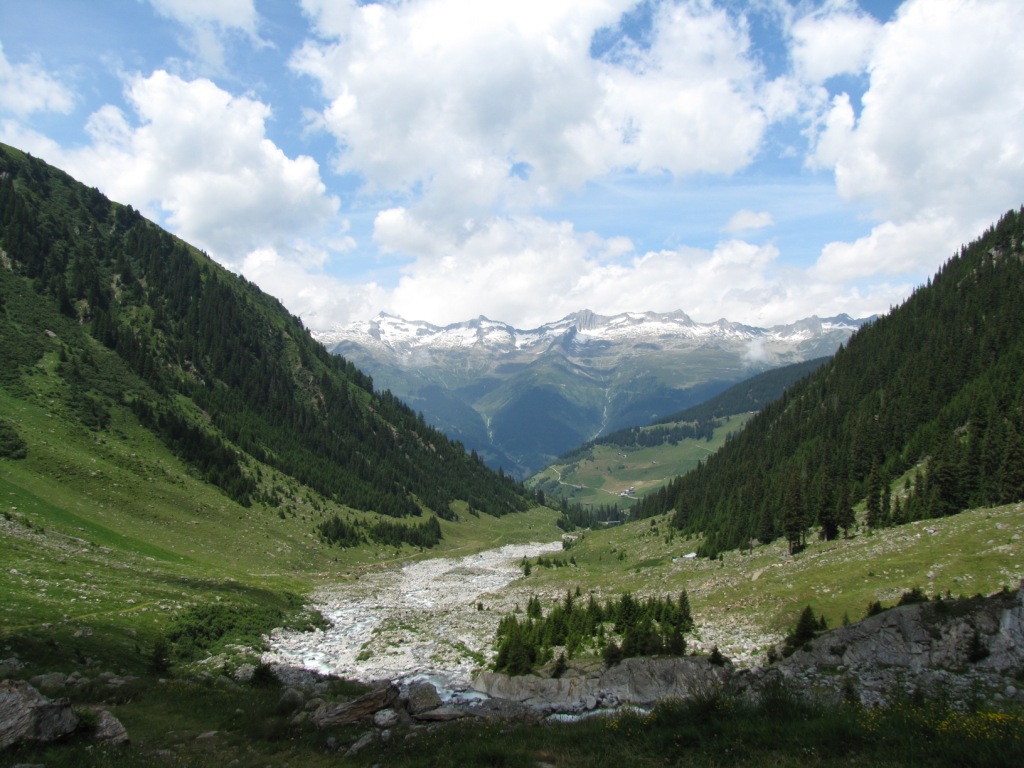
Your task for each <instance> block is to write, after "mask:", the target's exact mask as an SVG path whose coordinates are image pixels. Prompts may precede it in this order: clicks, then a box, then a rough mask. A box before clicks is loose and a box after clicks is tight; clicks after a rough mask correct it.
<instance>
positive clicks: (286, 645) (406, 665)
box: [263, 541, 562, 690]
mask: <svg viewBox="0 0 1024 768" xmlns="http://www.w3.org/2000/svg"><path fill="white" fill-rule="evenodd" d="M561 548H562V544H561V542H560V541H556V542H549V543H544V544H541V543H533V544H514V545H508V546H504V547H501V548H499V549H491V550H487V551H484V552H478V553H476V554H473V555H468V556H466V557H462V558H458V559H453V558H436V559H431V560H422V561H418V562H414V563H410V564H408V565H405V566H403V567H402V568H401V569H397V568H395V569H389V570H384V571H378V572H373V573H369V574H362V575H360V576H358V577H356V578H354V579H352V580H350V581H347V582H345V583H341V584H337V585H333V586H331V587H327V588H324V589H321V590H320V591H319V592H317V593H315V594H314V595H313V600H312V607H314V608H316V609H318V610H319V611H320V612H321V613H322V614H323V615H324V617H325V618H326V619H328V621H330V622H331V625H332V626H331V627H330V628H329V629H327V630H323V631H321V630H316V631H313V632H295V631H290V630H275V631H274V633H273V635H272V636H271V638H270V650H269V651H268V652H267V653H265V654H264V656H263V661H265V662H268V663H270V664H272V665H273V666H274V667H275V668H276V669H277V670H278V671H279V674H281V676H282V677H283V678H284V679H288V677H289V675H290V674H301V671H302V670H308V671H313V672H316V673H319V674H323V675H326V674H333V675H338V676H339V677H344V678H348V679H354V680H362V681H370V680H376V679H382V678H387V679H390V680H395V681H402V680H411V679H421V678H422V679H429V680H430V681H431V682H433V683H434V684H435V685H437V686H438V687H439V688H441V689H442V690H445V689H447V690H458V689H464V688H465V687H466V686H467V685H468V684H469V682H470V679H471V677H472V675H473V672H474V670H477V669H479V668H480V667H482V666H484V663H485V661H487V660H489V659H490V657H491V655H492V652H493V647H492V644H493V640H494V632H495V630H496V629H497V626H498V622H499V621H500V620H501V618H502V617H503V616H505V615H506V614H507V613H509V612H511V611H512V610H514V608H515V606H516V604H517V603H518V604H519V605H520V606H522V607H525V605H526V601H527V599H528V597H529V594H528V591H527V590H526V589H525V587H524V586H519V588H516V586H515V585H513V586H512V587H511V588H508V589H506V588H507V587H509V585H512V584H513V582H515V581H517V580H521V579H522V575H523V574H522V570H521V568H520V565H519V561H520V560H522V558H523V557H537V556H538V555H541V554H548V553H551V552H556V551H560V550H561Z"/></svg>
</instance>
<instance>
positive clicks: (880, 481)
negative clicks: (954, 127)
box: [632, 211, 1024, 556]
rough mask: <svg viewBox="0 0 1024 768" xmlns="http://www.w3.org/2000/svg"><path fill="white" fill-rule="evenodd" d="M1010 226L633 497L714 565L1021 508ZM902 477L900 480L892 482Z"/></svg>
mask: <svg viewBox="0 0 1024 768" xmlns="http://www.w3.org/2000/svg"><path fill="white" fill-rule="evenodd" d="M1022 242H1024V214H1022V212H1021V211H1010V212H1009V213H1007V214H1006V215H1005V216H1003V217H1002V218H1001V219H1000V221H999V222H998V223H997V224H995V225H994V226H992V227H990V228H989V229H988V230H987V231H986V232H985V233H984V234H983V235H982V236H981V237H980V238H979V239H978V240H976V241H975V242H973V243H971V244H970V245H968V246H964V247H963V248H961V249H960V251H959V252H958V253H957V254H956V255H955V256H953V257H952V258H951V259H949V260H948V261H947V262H946V263H945V265H944V266H943V267H942V269H941V270H940V271H939V272H938V273H937V274H936V275H935V277H934V278H933V279H930V280H929V281H928V282H927V284H926V285H924V286H922V287H920V288H919V289H917V290H916V291H915V292H914V293H913V295H911V296H910V298H908V299H907V300H906V302H905V303H904V304H903V305H901V306H900V307H897V308H894V309H892V310H891V311H890V312H889V313H888V314H887V315H885V316H883V317H880V318H878V319H876V320H875V321H874V322H872V323H871V324H869V325H867V326H865V327H863V328H861V329H860V330H859V331H858V332H857V333H856V334H854V336H853V337H852V338H851V339H850V341H849V343H848V345H846V346H845V347H841V348H840V349H839V351H838V352H837V353H836V355H835V356H834V357H833V358H832V359H831V360H830V361H829V362H828V363H826V364H825V365H824V366H823V367H821V368H820V369H819V370H818V371H817V372H815V373H813V374H812V375H810V376H809V377H807V378H806V379H804V380H802V381H801V382H799V383H798V384H795V385H793V386H792V387H790V388H788V389H787V390H786V391H785V392H784V393H783V395H782V396H781V397H780V398H779V399H777V400H775V401H774V402H772V403H770V404H769V405H767V406H766V407H765V408H764V409H763V410H762V411H761V412H760V413H759V414H758V415H757V416H755V417H754V418H753V419H752V420H751V421H749V422H748V423H747V426H746V427H745V429H744V430H743V431H741V432H740V433H739V434H737V435H735V436H734V438H733V439H732V440H731V441H730V442H729V443H728V444H727V445H725V446H724V447H723V448H722V449H721V450H720V451H719V452H718V453H716V454H715V455H714V456H711V457H709V458H708V460H707V461H706V462H704V463H702V464H701V465H700V466H698V467H697V469H696V470H694V471H692V472H690V473H688V474H686V475H683V476H681V477H678V478H676V479H675V480H673V481H672V482H671V483H669V484H668V485H667V486H665V487H664V488H662V489H661V490H659V491H658V492H656V493H654V494H651V495H649V496H647V497H645V498H644V499H642V500H641V501H640V502H639V503H638V504H637V505H636V506H635V507H634V508H633V510H632V513H633V515H635V516H638V517H644V516H651V515H656V514H663V513H665V512H672V513H673V519H674V524H675V526H676V527H677V528H679V529H680V530H682V531H684V532H686V533H693V534H703V535H704V536H705V540H704V544H703V545H702V547H701V550H700V554H702V555H708V556H714V555H716V554H717V553H718V552H719V551H721V550H724V549H733V548H738V547H745V546H748V545H749V544H750V543H751V542H752V541H754V540H759V541H763V542H764V541H772V540H774V539H776V538H779V537H785V538H786V539H787V540H788V541H789V544H790V547H791V549H794V550H795V549H798V548H799V547H800V546H801V545H802V544H803V542H804V541H805V538H806V536H807V535H808V534H809V533H814V532H816V534H817V535H819V536H821V537H823V538H826V539H830V538H833V537H835V536H836V535H839V534H840V533H841V532H843V531H848V530H849V529H850V528H851V527H852V526H853V525H854V524H855V521H854V513H853V507H854V506H855V505H857V504H859V503H861V502H863V503H864V505H865V511H866V523H867V524H868V525H869V526H885V525H892V524H897V523H901V522H907V521H909V520H916V519H922V518H928V517H936V516H941V515H949V514H955V513H957V512H959V511H961V510H963V509H966V508H971V507H979V506H988V505H995V504H1002V503H1007V502H1011V501H1017V500H1020V499H1022V498H1024V442H1022V439H1024V438H1022V436H1024V335H1022V329H1024V302H1022V301H1020V296H1021V295H1022V292H1024V256H1022V250H1021V244H1022ZM901 478H904V479H903V480H902V481H901V480H900V479H901Z"/></svg>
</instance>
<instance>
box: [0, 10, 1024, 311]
mask: <svg viewBox="0 0 1024 768" xmlns="http://www.w3.org/2000/svg"><path fill="white" fill-rule="evenodd" d="M1022 37H1024V4H1022V3H1020V2H1019V1H1018V0H907V2H904V3H899V2H895V1H894V0H860V2H857V1H856V0H752V1H751V2H739V1H738V0H643V2H639V3H637V2H635V1H633V0H600V1H599V2H598V1H595V0H586V1H584V0H518V1H517V2H504V0H489V1H488V2H479V0H405V1H404V2H399V1H393V2H381V3H356V2H350V1H346V0H301V1H300V0H293V1H291V2H289V1H287V0H275V1H274V2H269V1H268V2H263V1H261V0H219V1H218V0H112V1H111V2H105V3H93V2H87V1H86V0H35V2H32V3H15V2H11V1H10V0H0V46H2V48H0V141H3V142H5V143H8V144H12V145H14V146H17V147H19V148H22V149H25V150H27V151H30V152H32V153H33V154H35V155H38V156H40V157H43V158H44V159H46V160H48V161H49V162H52V163H54V164H55V165H58V166H60V167H62V168H64V169H65V170H67V171H68V172H69V173H71V174H72V175H74V176H76V177H77V178H79V179H80V180H82V181H84V182H86V183H88V184H90V185H93V186H97V187H99V188H100V189H101V190H103V191H104V192H105V193H106V194H107V195H108V196H110V197H112V198H113V199H115V200H119V201H121V202H125V203H129V204H131V205H133V206H135V207H136V208H139V209H140V210H142V211H143V212H144V213H145V214H146V215H148V216H150V217H151V218H153V219H155V220H157V221H158V222H160V223H161V224H162V225H164V226H165V227H167V228H168V229H170V230H171V231H173V232H175V233H176V234H178V235H180V236H182V237H183V238H185V239H186V240H188V241H190V242H192V243H194V244H196V245H198V246H200V247H202V248H204V249H205V250H206V251H207V252H208V253H210V255H211V256H213V257H214V258H216V259H217V260H218V261H220V262H221V263H223V264H224V265H225V266H227V267H229V268H230V269H233V270H235V271H237V272H240V273H242V274H244V275H245V276H246V277H248V278H250V279H251V280H253V281H254V282H256V283H258V284H259V285H260V286H261V287H263V288H264V289H265V290H267V291H268V292H270V293H272V294H274V295H275V296H277V297H278V298H280V299H281V300H282V301H283V302H284V303H285V305H286V306H287V307H288V308H289V309H290V310H291V311H293V312H294V313H296V314H298V315H300V316H301V317H302V318H303V319H304V321H305V322H306V324H307V326H309V327H311V328H313V329H328V328H331V327H334V326H338V325H345V324H347V323H349V322H352V321H355V320H360V319H365V318H368V317H370V316H373V315H375V314H377V313H378V312H380V311H387V312H390V313H393V314H398V315H402V316H404V317H406V318H408V319H415V320H427V321H430V322H434V323H439V324H443V323H449V322H455V321H459V320H463V319H467V318H470V317H475V316H477V315H481V314H483V315H487V316H488V317H491V318H492V319H496V320H503V321H506V322H510V323H513V324H515V325H517V326H519V327H535V326H537V325H540V324H541V323H543V322H546V321H549V320H553V319H557V318H559V317H562V316H564V315H565V314H568V313H569V312H572V311H575V310H577V309H582V308H588V309H592V310H594V311H596V312H599V313H602V314H614V313H617V312H623V311H642V310H654V311H671V310H676V309H681V310H683V311H685V312H687V313H688V314H690V315H691V316H692V317H694V318H695V319H697V320H700V321H705V322H707V321H713V320H716V319H718V318H720V317H726V318H728V319H731V320H737V321H741V322H747V323H752V324H758V325H772V324H776V323H784V322H790V321H793V320H796V319H799V318H802V317H806V316H808V315H812V314H817V315H820V316H827V315H833V314H837V313H840V312H847V313H849V314H851V315H855V316H864V315H868V314H872V313H874V312H882V311H885V310H887V309H888V308H889V307H891V306H893V305H895V304H898V303H899V302H900V301H901V300H902V299H903V298H905V297H906V296H907V295H908V294H909V292H910V291H911V290H913V288H914V287H915V286H917V285H919V284H921V283H923V282H924V281H925V280H926V279H927V277H928V276H930V275H931V274H933V273H934V272H935V270H936V269H938V267H939V266H940V265H941V264H942V263H943V262H944V261H945V260H946V259H947V258H949V256H950V255H951V254H952V253H953V252H954V251H955V250H956V249H957V248H958V247H959V245H960V244H962V243H964V242H968V241H970V240H971V239H973V238H974V237H976V236H977V235H978V234H979V233H980V232H981V230H982V229H983V228H984V227H986V226H987V225H988V224H990V223H992V222H993V221H994V220H995V219H996V218H998V217H999V216H1000V215H1001V214H1002V213H1003V212H1005V211H1006V210H1007V209H1009V208H1012V207H1018V206H1020V205H1021V204H1022V203H1024V147H1022V142H1021V139H1020V126H1021V125H1024V119H1022V117H1024V115H1022V112H1024V82H1022V78H1020V77H1019V74H1020V73H1021V72H1024V46H1021V45H1020V44H1019V41H1020V39H1022Z"/></svg>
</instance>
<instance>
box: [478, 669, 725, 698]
mask: <svg viewBox="0 0 1024 768" xmlns="http://www.w3.org/2000/svg"><path fill="white" fill-rule="evenodd" d="M727 674H728V673H727V672H726V671H725V670H724V669H723V668H721V667H716V666H714V665H712V664H710V663H709V662H708V660H707V659H706V658H703V657H686V658H636V659H625V660H624V661H622V662H621V663H620V664H616V665H615V666H614V667H610V668H609V669H606V670H604V671H601V672H596V673H593V674H591V675H589V676H586V677H582V676H572V675H570V676H566V677H561V678H557V679H553V678H542V677H537V676H536V675H522V676H516V677H510V676H508V675H502V674H499V673H497V672H483V673H481V674H480V675H479V676H477V678H476V679H475V680H474V681H473V688H474V689H476V690H477V691H480V692H481V693H485V694H487V695H488V696H492V697H494V698H500V699H508V700H511V701H516V702H519V703H521V704H525V705H526V706H528V707H531V708H532V709H535V710H538V711H542V712H584V711H587V710H591V709H595V708H597V707H598V706H602V707H610V706H618V705H621V704H634V705H637V706H649V705H651V704H655V703H657V702H659V701H662V700H664V699H671V698H686V697H688V696H692V695H694V694H695V693H697V692H699V691H700V690H701V689H703V688H706V687H708V686H711V685H718V684H720V683H721V682H722V681H723V680H724V679H725V677H726V675H727Z"/></svg>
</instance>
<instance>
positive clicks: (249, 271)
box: [240, 247, 387, 330]
mask: <svg viewBox="0 0 1024 768" xmlns="http://www.w3.org/2000/svg"><path fill="white" fill-rule="evenodd" d="M326 258H327V254H321V255H320V257H319V258H318V257H317V256H316V255H315V254H308V255H307V258H303V257H302V255H301V254H300V255H299V256H298V257H296V254H295V253H294V252H289V253H288V254H287V255H286V256H283V255H281V253H279V252H278V251H276V250H275V249H273V248H269V247H265V248H257V249H255V250H253V251H252V252H250V253H248V254H246V256H245V258H244V259H243V260H242V263H241V265H240V267H241V272H242V274H244V275H245V276H246V277H247V278H249V279H250V280H252V281H253V282H254V283H256V284H257V285H260V286H261V287H262V288H263V289H264V290H265V291H267V292H268V293H271V294H273V295H274V296H275V297H277V298H278V299H279V300H280V301H281V302H282V303H283V304H284V305H285V306H286V307H288V310H289V311H290V312H292V313H293V314H295V315H298V316H299V317H301V318H302V321H303V323H304V324H305V325H306V327H307V328H310V329H312V330H328V329H330V328H333V327H335V326H337V325H343V324H344V323H343V322H339V321H341V320H346V319H354V318H365V317H372V316H373V315H375V314H377V313H378V312H379V311H380V308H381V307H382V306H383V305H384V303H385V301H386V300H387V295H386V292H385V291H384V290H383V289H382V288H381V287H380V286H378V285H377V284H376V283H372V282H370V283H363V284H361V285H351V284H346V283H344V282H342V281H341V280H338V279H336V278H334V277H330V276H329V275H325V274H323V272H321V271H320V270H319V269H318V266H319V263H320V262H322V260H323V259H326Z"/></svg>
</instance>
